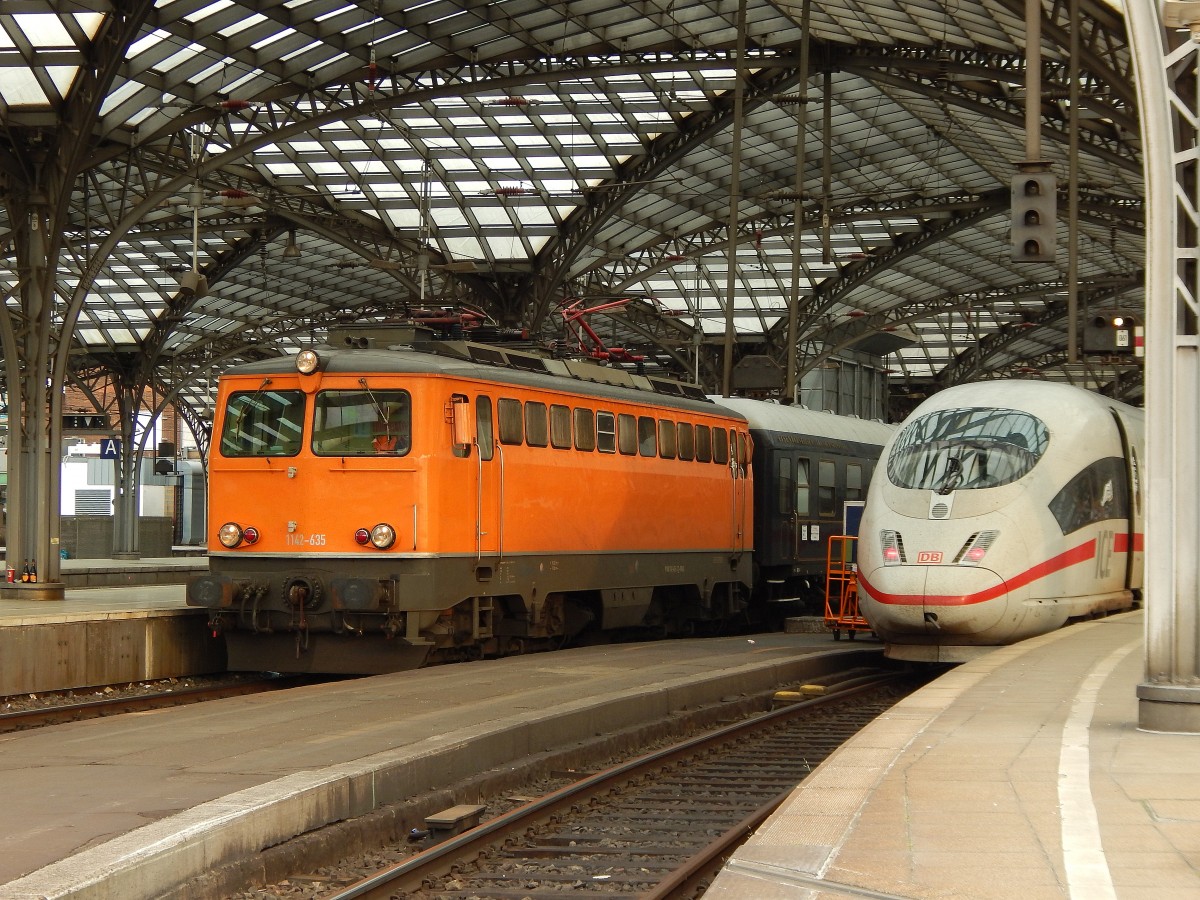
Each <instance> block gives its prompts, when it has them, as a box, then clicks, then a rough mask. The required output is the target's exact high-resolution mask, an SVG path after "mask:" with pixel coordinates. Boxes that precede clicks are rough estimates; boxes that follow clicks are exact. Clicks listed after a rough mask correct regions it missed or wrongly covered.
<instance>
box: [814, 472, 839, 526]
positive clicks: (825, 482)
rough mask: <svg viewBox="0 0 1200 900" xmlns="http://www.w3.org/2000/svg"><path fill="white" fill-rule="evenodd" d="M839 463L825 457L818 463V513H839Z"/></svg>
mask: <svg viewBox="0 0 1200 900" xmlns="http://www.w3.org/2000/svg"><path fill="white" fill-rule="evenodd" d="M836 487H837V465H836V464H834V463H833V462H832V461H831V460H828V459H823V460H821V461H820V462H818V463H817V504H818V508H817V513H818V515H822V516H836V515H837V497H836V492H835V490H834V489H835V488H836Z"/></svg>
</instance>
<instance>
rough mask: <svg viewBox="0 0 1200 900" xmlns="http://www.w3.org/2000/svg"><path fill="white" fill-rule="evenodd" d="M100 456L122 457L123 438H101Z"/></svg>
mask: <svg viewBox="0 0 1200 900" xmlns="http://www.w3.org/2000/svg"><path fill="white" fill-rule="evenodd" d="M100 458H101V459H120V458H121V440H120V438H101V439H100Z"/></svg>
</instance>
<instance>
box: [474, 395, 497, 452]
mask: <svg viewBox="0 0 1200 900" xmlns="http://www.w3.org/2000/svg"><path fill="white" fill-rule="evenodd" d="M475 440H477V441H478V442H479V458H480V459H491V458H492V456H493V455H495V452H496V448H495V445H494V444H493V443H492V398H491V397H484V396H482V395H481V396H479V397H476V398H475Z"/></svg>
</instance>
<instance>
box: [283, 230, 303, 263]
mask: <svg viewBox="0 0 1200 900" xmlns="http://www.w3.org/2000/svg"><path fill="white" fill-rule="evenodd" d="M283 258H284V259H299V258H300V248H299V247H297V246H296V229H295V228H289V229H288V240H287V244H286V245H284V248H283Z"/></svg>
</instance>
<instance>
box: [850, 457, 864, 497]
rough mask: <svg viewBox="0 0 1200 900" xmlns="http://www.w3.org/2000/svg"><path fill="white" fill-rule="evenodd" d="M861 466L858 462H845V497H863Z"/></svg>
mask: <svg viewBox="0 0 1200 900" xmlns="http://www.w3.org/2000/svg"><path fill="white" fill-rule="evenodd" d="M862 486H863V473H862V466H860V465H859V464H858V463H846V499H847V500H861V499H862V498H863V487H862Z"/></svg>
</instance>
